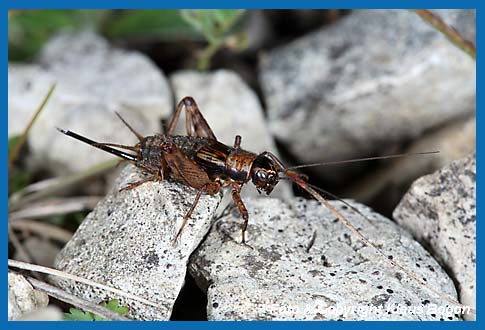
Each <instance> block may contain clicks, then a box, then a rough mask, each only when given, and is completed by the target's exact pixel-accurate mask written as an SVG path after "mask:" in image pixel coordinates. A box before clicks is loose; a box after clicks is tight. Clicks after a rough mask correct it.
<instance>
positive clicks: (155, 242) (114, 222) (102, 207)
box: [55, 165, 221, 320]
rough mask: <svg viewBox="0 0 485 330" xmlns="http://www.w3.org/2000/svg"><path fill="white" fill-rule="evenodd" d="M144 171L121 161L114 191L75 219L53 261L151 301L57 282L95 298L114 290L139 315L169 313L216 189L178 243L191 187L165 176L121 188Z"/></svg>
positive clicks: (131, 312)
mask: <svg viewBox="0 0 485 330" xmlns="http://www.w3.org/2000/svg"><path fill="white" fill-rule="evenodd" d="M141 177H142V174H140V172H139V170H138V169H136V168H135V167H134V166H132V165H128V166H127V167H126V168H125V169H123V171H122V173H121V174H120V176H119V178H118V179H117V181H116V183H115V185H114V187H113V189H112V191H111V192H110V193H109V194H108V195H107V196H106V198H105V199H104V200H102V201H101V202H100V203H99V204H98V205H97V206H96V208H95V209H94V210H93V211H92V212H91V213H90V214H89V215H88V216H87V218H86V219H85V220H84V221H83V223H82V224H81V225H80V226H79V228H78V230H77V231H76V233H75V234H74V235H73V237H72V239H71V240H70V241H69V242H68V243H67V245H66V246H65V247H64V249H63V250H62V251H61V252H60V253H59V255H58V256H57V258H56V261H55V266H56V268H58V269H61V270H64V271H66V272H69V273H71V274H75V275H78V276H81V277H85V278H89V279H91V280H94V281H97V282H100V283H103V284H106V285H109V286H112V287H115V288H118V289H120V290H123V291H126V292H129V293H132V294H136V295H139V296H141V297H143V298H145V299H148V300H150V301H152V302H154V303H156V304H157V305H158V306H159V307H158V308H156V307H152V306H148V305H145V304H144V303H140V302H138V301H133V300H128V299H126V298H122V297H117V296H116V295H114V294H113V293H111V292H106V291H104V290H100V289H97V288H93V287H90V286H86V285H83V284H76V283H73V282H70V281H65V280H59V279H57V280H56V282H57V284H58V285H59V286H61V287H62V288H64V289H66V290H69V291H71V292H73V293H75V294H76V295H78V296H80V297H81V298H84V299H86V300H89V301H93V302H95V303H99V302H101V301H106V300H108V299H113V298H118V299H120V300H121V303H122V304H123V305H125V306H128V307H129V316H130V317H132V318H134V319H139V320H167V319H169V318H170V315H171V312H172V307H173V304H174V302H175V299H176V298H177V296H178V294H179V292H180V289H181V288H182V285H183V283H184V278H185V274H186V270H187V262H188V258H189V256H190V254H191V253H192V251H193V250H194V249H195V248H196V247H197V246H198V245H199V243H200V242H201V240H202V239H203V237H204V235H205V234H206V233H207V231H208V230H209V227H210V225H211V220H212V218H213V215H214V213H215V210H216V208H217V205H218V204H219V202H220V198H221V196H220V195H217V196H209V195H203V196H202V197H201V198H200V201H199V203H198V205H197V207H196V208H195V210H194V213H193V214H192V216H191V218H190V219H189V222H188V223H187V226H186V227H185V229H184V231H183V233H182V235H181V236H180V238H179V240H178V241H177V244H176V245H175V246H173V244H172V242H173V239H174V237H175V234H176V232H177V231H178V229H179V228H180V225H181V223H182V219H183V216H184V215H185V213H186V212H187V211H188V209H189V208H190V206H191V205H192V201H193V200H194V199H195V195H196V192H195V190H193V189H192V188H189V187H186V186H184V185H181V184H179V183H173V182H170V181H163V182H149V183H145V184H142V185H141V186H139V187H137V188H136V189H134V190H130V191H123V192H119V191H118V190H119V189H120V188H121V187H124V186H126V185H127V183H129V182H134V181H137V180H138V179H140V178H141Z"/></svg>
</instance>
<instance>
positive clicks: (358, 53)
mask: <svg viewBox="0 0 485 330" xmlns="http://www.w3.org/2000/svg"><path fill="white" fill-rule="evenodd" d="M436 12H437V13H438V14H439V15H440V16H442V17H443V18H444V19H445V21H446V22H447V23H448V24H451V25H452V26H454V27H456V28H457V29H459V30H460V31H462V32H463V33H464V34H465V35H466V36H467V37H471V36H474V35H475V19H476V18H475V17H476V16H475V15H476V12H475V11H474V10H438V11H436ZM472 40H473V39H472ZM260 64H261V65H260V68H261V70H260V81H261V87H262V90H263V93H264V98H265V102H266V104H267V108H268V109H267V110H268V120H269V126H270V129H271V131H272V132H273V134H275V136H276V137H277V139H279V140H280V141H281V142H282V143H284V144H285V145H286V146H287V148H288V149H289V151H290V152H291V153H292V154H294V155H295V156H296V157H298V159H299V161H300V162H301V163H311V162H319V161H328V160H333V159H348V158H351V157H359V156H366V155H370V154H373V153H376V152H379V151H381V150H383V149H385V148H386V147H391V146H393V145H395V144H397V143H402V142H408V141H409V140H411V139H414V138H416V137H418V136H419V135H420V134H422V133H423V132H424V131H425V130H427V129H429V128H430V127H436V126H439V125H441V124H444V123H446V122H449V121H450V120H453V119H456V118H459V117H463V116H465V115H467V114H472V113H473V112H474V110H475V99H476V87H475V81H476V63H475V61H474V60H473V59H472V58H471V57H470V56H469V55H467V54H466V53H464V52H463V51H461V50H460V49H459V48H457V47H456V46H455V45H453V44H452V43H451V42H450V41H449V40H447V39H446V38H445V37H444V36H443V35H442V34H441V33H440V32H438V31H436V30H435V29H433V28H432V27H431V26H430V25H429V24H427V23H426V22H424V21H423V20H422V19H421V18H420V17H418V16H417V15H416V14H415V13H413V12H412V11H409V10H355V11H353V12H352V13H350V14H349V15H348V16H346V17H343V18H342V19H341V20H339V21H338V22H336V23H335V24H333V25H330V26H326V27H324V28H322V29H321V30H318V31H316V32H313V33H310V34H308V35H305V36H303V37H302V38H299V39H297V40H295V41H294V42H291V43H289V44H286V45H284V46H282V47H280V48H277V49H274V50H272V51H271V52H269V53H268V54H266V55H265V56H263V57H262V58H261V63H260ZM321 171H324V169H321Z"/></svg>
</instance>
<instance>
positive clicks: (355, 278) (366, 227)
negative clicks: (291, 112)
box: [189, 198, 457, 320]
mask: <svg viewBox="0 0 485 330" xmlns="http://www.w3.org/2000/svg"><path fill="white" fill-rule="evenodd" d="M332 204H333V205H334V206H335V207H337V208H338V210H339V211H340V212H341V213H342V214H343V215H344V216H345V217H346V218H347V219H349V221H351V222H352V223H353V224H354V225H355V226H356V227H357V228H358V229H359V230H360V231H361V232H362V233H363V234H364V235H366V236H367V237H368V238H369V239H370V240H371V241H373V242H374V243H375V244H377V245H378V246H380V247H381V249H382V250H383V252H384V253H385V254H386V255H389V256H391V257H392V258H393V259H394V260H395V261H396V262H398V263H400V264H402V265H404V266H405V267H406V268H407V269H408V270H410V271H412V272H413V273H414V274H415V275H416V276H418V277H419V278H422V279H423V280H425V281H426V283H428V284H429V285H431V286H432V287H434V288H437V289H439V290H440V291H441V292H442V293H444V294H446V295H448V296H450V297H453V299H456V291H455V287H454V285H453V282H452V281H451V279H450V278H449V277H448V276H447V274H446V273H445V272H444V271H443V270H442V269H441V267H440V266H439V264H438V263H437V262H436V261H435V260H434V259H433V258H432V257H431V256H430V255H429V254H428V253H427V252H426V250H424V249H423V248H422V246H421V245H420V244H419V243H418V242H416V241H415V240H414V239H413V238H412V237H411V235H410V234H408V233H407V232H406V231H405V230H403V229H401V228H400V227H398V226H397V225H396V224H394V223H393V222H392V221H390V220H389V219H387V218H385V217H383V216H381V215H379V214H377V213H374V212H372V211H371V210H370V209H368V208H367V207H365V206H363V205H360V204H356V203H353V205H354V206H355V207H357V208H358V209H359V210H360V211H361V213H363V214H364V215H365V217H366V218H367V219H365V218H363V217H362V216H361V215H359V214H357V213H356V212H354V211H351V210H350V209H349V208H348V207H347V206H345V205H343V204H342V203H341V202H332ZM246 206H247V208H248V210H249V217H250V224H249V228H248V242H247V243H248V244H249V245H250V246H251V247H252V249H251V248H249V247H247V246H243V245H241V244H240V243H239V242H240V240H241V219H240V217H239V215H238V214H237V210H234V211H232V212H230V213H229V214H228V215H226V216H225V217H222V218H221V219H220V220H218V221H217V222H216V223H215V225H214V226H213V227H212V230H211V232H210V233H209V235H208V237H207V239H206V240H205V241H204V242H203V244H202V245H201V247H200V248H199V249H197V251H196V252H195V253H194V255H193V256H192V257H191V259H190V264H189V271H190V273H191V274H192V275H193V276H194V278H195V279H196V281H197V283H198V285H199V286H200V287H201V288H203V289H205V290H207V294H208V305H207V315H208V318H209V319H210V320H338V319H341V320H439V319H441V318H443V319H445V320H448V319H457V318H456V316H454V315H449V314H447V313H445V312H444V313H440V312H434V311H433V310H432V309H431V308H433V306H441V305H444V304H445V303H444V302H443V301H441V300H440V298H439V297H436V296H435V295H434V294H433V293H431V292H428V291H427V289H424V288H423V287H422V286H419V285H418V284H416V283H415V282H414V281H412V280H410V279H409V278H408V277H407V276H406V275H405V274H404V273H402V272H400V271H399V270H397V269H395V268H394V267H392V266H390V264H389V262H388V261H387V260H383V258H382V257H380V256H378V255H376V254H375V252H374V250H372V249H371V248H369V247H367V246H365V245H364V244H363V243H362V242H361V241H360V240H359V239H358V238H356V236H354V235H353V234H351V232H350V231H349V230H348V229H347V228H346V227H344V225H343V224H342V223H341V222H340V221H338V219H336V218H335V216H333V215H332V214H331V213H330V211H328V210H327V209H326V208H324V207H322V206H321V205H320V204H318V203H316V202H314V201H307V200H303V199H294V200H291V201H288V202H287V203H285V202H282V201H280V200H277V199H270V198H266V199H250V200H248V201H247V202H246ZM397 307H398V308H400V309H405V308H408V307H412V308H423V309H424V311H425V313H424V314H419V312H416V311H415V312H414V313H405V312H403V311H402V310H395V308H397ZM332 308H333V310H332ZM343 308H347V310H346V312H344V311H343V310H342V309H343ZM371 309H373V311H372V310H371ZM388 309H389V310H388Z"/></svg>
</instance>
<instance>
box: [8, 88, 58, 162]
mask: <svg viewBox="0 0 485 330" xmlns="http://www.w3.org/2000/svg"><path fill="white" fill-rule="evenodd" d="M55 88H56V84H52V86H51V88H50V89H49V92H48V93H47V95H46V96H45V97H44V100H43V101H42V103H41V104H40V106H39V107H38V108H37V111H35V113H34V115H33V116H32V118H31V119H30V121H29V123H28V124H27V127H25V130H24V131H23V133H22V135H21V136H20V137H19V139H18V141H17V143H15V146H13V148H12V152H10V153H9V155H8V169H9V170H10V169H11V168H12V164H13V162H14V161H15V159H17V157H18V154H19V152H20V148H22V146H23V145H24V143H25V141H26V140H27V136H28V134H29V132H30V129H31V128H32V125H34V123H35V121H36V120H37V117H39V115H40V113H41V112H42V110H43V109H44V107H45V105H46V104H47V101H49V98H50V97H51V95H52V93H53V92H54V89H55Z"/></svg>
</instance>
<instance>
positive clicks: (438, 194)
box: [393, 154, 477, 319]
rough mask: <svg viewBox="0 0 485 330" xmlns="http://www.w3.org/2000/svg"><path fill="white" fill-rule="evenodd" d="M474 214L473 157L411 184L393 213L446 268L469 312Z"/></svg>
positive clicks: (473, 285)
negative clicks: (456, 284)
mask: <svg viewBox="0 0 485 330" xmlns="http://www.w3.org/2000/svg"><path fill="white" fill-rule="evenodd" d="M476 213H477V211H476V159H475V154H472V155H470V156H468V157H466V158H464V159H461V160H459V161H455V162H453V163H451V164H450V165H449V166H447V167H445V168H443V169H442V170H440V171H438V172H436V173H434V174H432V175H428V176H425V177H422V178H420V179H419V180H417V181H416V182H414V184H413V185H412V187H411V188H410V190H409V192H408V193H407V194H406V195H405V196H404V197H403V199H402V201H401V202H400V204H399V205H398V207H397V208H396V210H395V211H394V214H393V217H394V219H396V221H397V222H398V223H399V224H401V225H402V226H403V227H405V228H406V229H408V230H409V231H410V232H411V233H412V234H413V235H414V236H415V237H416V238H417V239H418V240H419V241H421V242H423V244H426V245H427V246H429V247H430V248H431V251H433V255H434V256H435V257H436V258H437V259H438V260H439V261H440V262H441V263H442V264H444V265H445V266H446V268H447V269H449V270H450V272H451V276H452V277H453V278H454V279H455V281H456V282H457V283H458V292H459V295H460V302H461V303H463V304H465V305H470V306H472V307H473V308H475V305H476ZM473 318H474V317H470V318H468V319H473Z"/></svg>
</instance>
